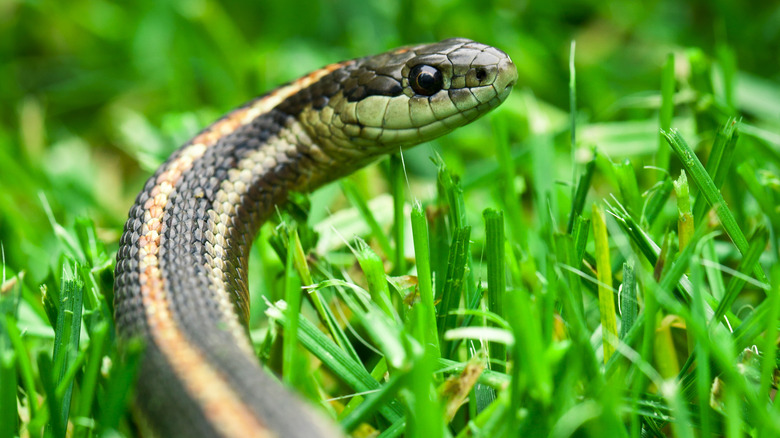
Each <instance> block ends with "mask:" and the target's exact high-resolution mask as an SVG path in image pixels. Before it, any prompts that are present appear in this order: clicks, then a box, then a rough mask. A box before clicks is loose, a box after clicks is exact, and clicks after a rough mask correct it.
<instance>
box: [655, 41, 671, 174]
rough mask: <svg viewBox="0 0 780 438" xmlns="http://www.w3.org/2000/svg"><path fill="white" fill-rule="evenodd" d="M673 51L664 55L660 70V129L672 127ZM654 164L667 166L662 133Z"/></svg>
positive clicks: (665, 129) (667, 152)
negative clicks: (664, 59) (661, 69)
mask: <svg viewBox="0 0 780 438" xmlns="http://www.w3.org/2000/svg"><path fill="white" fill-rule="evenodd" d="M675 85H676V84H675V78H674V53H670V54H669V55H667V57H666V62H665V63H664V69H663V72H661V110H660V111H659V113H658V121H659V124H660V125H661V130H663V131H668V130H669V128H671V127H672V117H673V116H674V88H675ZM655 165H656V167H658V168H661V169H668V168H669V149H667V148H666V142H665V140H664V137H663V135H660V134H659V135H658V150H657V151H656V153H655Z"/></svg>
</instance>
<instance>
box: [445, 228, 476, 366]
mask: <svg viewBox="0 0 780 438" xmlns="http://www.w3.org/2000/svg"><path fill="white" fill-rule="evenodd" d="M470 235H471V227H465V228H459V229H457V230H456V231H455V235H454V236H453V239H452V244H451V245H450V251H449V262H448V263H447V275H446V277H445V278H443V279H442V280H443V282H444V290H443V292H442V295H441V302H440V303H439V312H438V316H439V320H440V322H439V324H438V326H439V327H438V328H439V342H441V343H442V345H443V352H444V355H445V357H451V355H452V353H453V349H452V347H453V346H454V344H452V343H450V342H449V341H444V333H445V332H446V331H447V330H450V329H453V328H455V327H456V325H457V319H458V315H457V314H455V313H454V312H453V311H455V310H457V309H458V307H459V305H460V299H461V295H462V293H461V292H462V290H463V280H464V277H465V274H466V270H467V264H468V256H469V236H470Z"/></svg>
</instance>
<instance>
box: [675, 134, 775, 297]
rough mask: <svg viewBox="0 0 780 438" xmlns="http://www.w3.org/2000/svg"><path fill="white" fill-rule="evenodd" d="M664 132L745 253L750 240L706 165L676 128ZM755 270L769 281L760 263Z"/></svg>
mask: <svg viewBox="0 0 780 438" xmlns="http://www.w3.org/2000/svg"><path fill="white" fill-rule="evenodd" d="M663 134H664V136H665V137H666V141H667V142H668V143H669V145H670V146H671V147H672V149H673V150H674V152H675V153H676V154H677V156H678V157H679V158H680V161H682V163H683V166H684V167H685V170H686V171H687V172H688V173H689V174H690V175H691V179H693V181H694V182H695V183H696V185H697V186H698V187H699V193H700V194H701V195H703V196H704V197H705V198H706V199H707V202H708V203H709V205H710V206H712V207H714V208H715V212H716V214H717V215H718V219H720V223H721V225H723V229H724V230H726V234H728V235H729V237H730V238H731V240H732V242H734V245H735V246H736V247H737V249H738V250H739V252H740V253H741V254H742V255H745V253H746V252H747V250H748V247H749V245H748V241H747V239H746V238H745V235H744V234H743V233H742V230H741V229H740V227H739V225H738V224H737V221H736V218H735V217H734V214H733V213H732V212H731V210H729V208H728V205H727V204H726V201H725V200H724V199H723V195H721V193H720V190H718V189H717V187H716V186H715V183H714V182H713V180H712V178H710V176H709V174H707V171H706V170H704V166H702V164H701V162H700V161H699V159H698V158H696V154H694V152H693V150H692V149H691V148H690V146H688V143H686V142H685V139H683V138H682V136H681V135H680V134H679V133H678V132H677V130H676V129H672V130H671V131H663ZM753 272H754V273H755V275H756V277H757V278H758V280H759V281H761V282H762V283H769V281H768V280H767V278H766V274H764V270H763V269H762V268H761V266H760V265H756V266H755V268H754V269H753Z"/></svg>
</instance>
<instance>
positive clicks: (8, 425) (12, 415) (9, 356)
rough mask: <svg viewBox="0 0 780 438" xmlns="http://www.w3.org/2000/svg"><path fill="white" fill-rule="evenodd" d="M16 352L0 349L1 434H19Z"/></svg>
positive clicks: (7, 435) (3, 435) (12, 435)
mask: <svg viewBox="0 0 780 438" xmlns="http://www.w3.org/2000/svg"><path fill="white" fill-rule="evenodd" d="M16 378H17V375H16V354H15V353H14V351H13V350H10V349H0V436H2V437H14V436H16V435H17V434H18V425H17V418H18V417H19V413H18V412H17V408H16V385H17V382H16Z"/></svg>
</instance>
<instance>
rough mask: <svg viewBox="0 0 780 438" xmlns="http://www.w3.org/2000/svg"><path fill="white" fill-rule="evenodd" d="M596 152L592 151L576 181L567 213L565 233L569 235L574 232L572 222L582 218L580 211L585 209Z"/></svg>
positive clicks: (594, 166)
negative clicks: (567, 220) (567, 219)
mask: <svg viewBox="0 0 780 438" xmlns="http://www.w3.org/2000/svg"><path fill="white" fill-rule="evenodd" d="M597 153H598V152H597V151H595V150H594V151H593V158H591V160H590V161H588V164H586V165H585V172H584V173H583V174H582V176H580V179H579V181H577V189H576V191H575V192H574V197H573V198H572V201H571V213H569V223H568V225H566V230H567V233H569V234H571V233H572V231H573V230H574V220H575V219H576V218H577V217H580V216H582V211H583V210H584V208H585V200H586V199H587V197H588V190H589V189H590V185H591V183H592V182H593V174H594V173H595V172H594V171H595V170H596V154H597Z"/></svg>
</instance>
